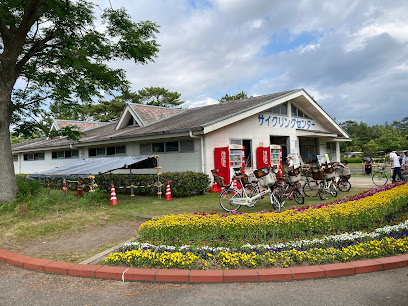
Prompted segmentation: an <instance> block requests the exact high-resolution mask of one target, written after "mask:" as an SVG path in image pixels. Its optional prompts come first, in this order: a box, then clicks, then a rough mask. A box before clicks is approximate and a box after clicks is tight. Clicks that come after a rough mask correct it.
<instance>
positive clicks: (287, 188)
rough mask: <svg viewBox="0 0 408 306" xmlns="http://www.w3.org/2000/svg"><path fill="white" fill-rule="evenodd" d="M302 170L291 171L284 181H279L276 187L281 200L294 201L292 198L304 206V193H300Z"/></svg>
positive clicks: (283, 178)
mask: <svg viewBox="0 0 408 306" xmlns="http://www.w3.org/2000/svg"><path fill="white" fill-rule="evenodd" d="M299 181H300V170H299V168H296V169H294V170H290V171H288V173H287V176H286V177H282V179H280V180H278V183H277V184H276V185H275V189H274V190H275V191H276V194H277V195H278V196H279V197H280V199H283V198H286V199H288V200H292V198H293V199H294V200H295V201H296V203H298V204H304V203H305V198H304V196H303V193H302V192H301V191H300V187H301V185H300V183H299Z"/></svg>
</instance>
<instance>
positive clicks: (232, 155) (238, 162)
mask: <svg viewBox="0 0 408 306" xmlns="http://www.w3.org/2000/svg"><path fill="white" fill-rule="evenodd" d="M214 166H215V169H218V170H220V171H219V172H218V173H217V174H218V175H219V176H222V177H223V178H224V182H225V184H229V183H230V182H231V179H232V177H233V173H234V170H233V168H239V167H244V166H245V154H244V146H241V145H235V144H231V145H229V146H228V147H222V148H214Z"/></svg>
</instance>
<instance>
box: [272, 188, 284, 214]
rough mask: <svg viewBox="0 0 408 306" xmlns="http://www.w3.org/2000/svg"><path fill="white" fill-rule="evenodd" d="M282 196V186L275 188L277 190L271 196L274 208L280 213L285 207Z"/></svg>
mask: <svg viewBox="0 0 408 306" xmlns="http://www.w3.org/2000/svg"><path fill="white" fill-rule="evenodd" d="M282 194H283V188H282V186H277V187H275V189H274V190H273V191H272V192H271V193H270V194H269V198H270V200H271V204H272V206H273V207H274V208H275V209H276V210H277V211H279V212H280V211H281V210H282V207H283V205H285V201H283V196H282Z"/></svg>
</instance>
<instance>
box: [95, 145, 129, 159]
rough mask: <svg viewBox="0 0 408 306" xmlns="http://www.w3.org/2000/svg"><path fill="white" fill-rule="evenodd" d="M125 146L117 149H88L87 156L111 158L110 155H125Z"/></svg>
mask: <svg viewBox="0 0 408 306" xmlns="http://www.w3.org/2000/svg"><path fill="white" fill-rule="evenodd" d="M125 154H126V146H117V147H101V148H89V149H88V155H89V156H90V157H92V156H112V155H125Z"/></svg>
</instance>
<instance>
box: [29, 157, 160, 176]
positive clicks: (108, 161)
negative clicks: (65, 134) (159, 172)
mask: <svg viewBox="0 0 408 306" xmlns="http://www.w3.org/2000/svg"><path fill="white" fill-rule="evenodd" d="M156 165H157V162H156V158H155V157H151V156H123V157H96V158H87V159H83V160H79V161H76V162H73V163H70V164H68V165H65V166H61V167H57V168H54V169H50V170H47V171H43V172H39V173H35V174H30V175H29V176H28V178H31V179H36V178H44V177H54V178H55V177H64V178H67V177H75V178H77V177H82V178H84V177H88V176H89V175H91V174H92V175H97V174H102V173H107V172H110V171H113V170H117V169H130V168H131V169H142V168H154V167H155V166H156Z"/></svg>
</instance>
